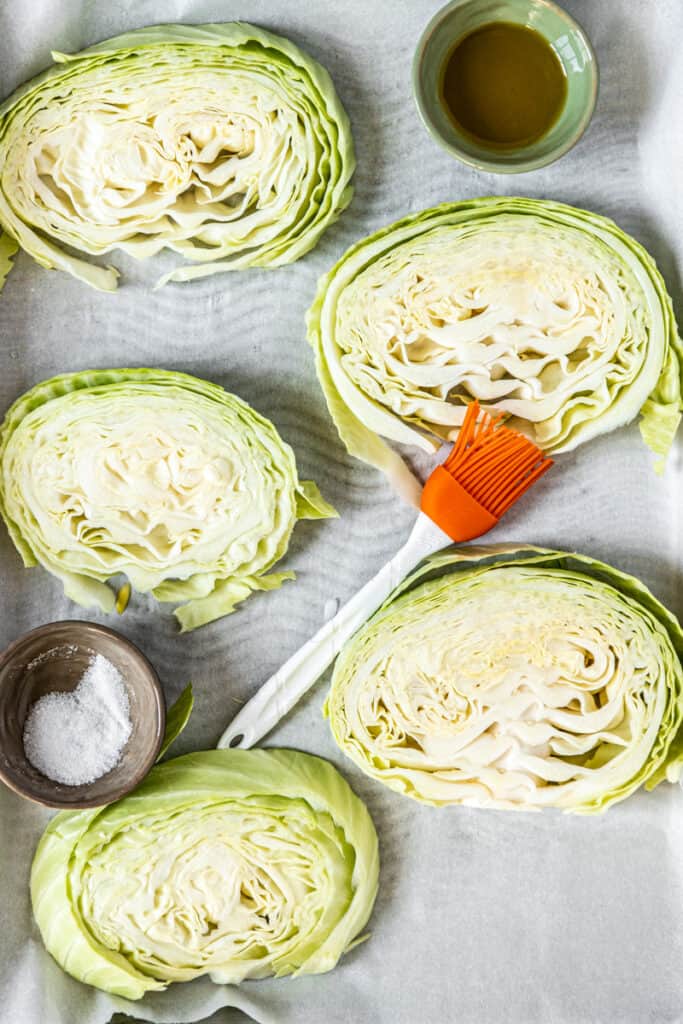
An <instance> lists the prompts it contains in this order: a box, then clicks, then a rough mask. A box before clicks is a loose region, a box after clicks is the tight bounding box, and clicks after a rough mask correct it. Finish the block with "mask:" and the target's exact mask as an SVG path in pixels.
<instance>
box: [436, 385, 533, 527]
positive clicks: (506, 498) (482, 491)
mask: <svg viewBox="0 0 683 1024" xmlns="http://www.w3.org/2000/svg"><path fill="white" fill-rule="evenodd" d="M479 414H480V408H479V403H478V402H476V401H475V402H472V403H471V405H470V406H469V407H468V409H467V414H466V416H465V419H464V421H463V424H462V427H461V428H460V432H459V434H458V437H457V440H456V442H455V444H454V445H453V448H452V450H451V452H450V454H449V456H448V458H447V459H446V460H445V461H444V462H443V463H442V465H441V466H437V468H436V469H435V470H434V472H433V473H432V475H431V476H430V478H429V480H428V481H427V483H426V484H425V487H424V491H423V493H422V511H423V512H425V513H426V514H427V515H428V516H429V517H430V519H433V520H434V522H435V523H436V524H437V525H438V526H440V527H441V529H442V530H444V532H445V533H448V534H449V536H450V537H452V538H453V540H458V541H463V540H472V539H473V538H474V537H479V536H481V534H482V533H486V532H487V530H490V529H491V528H492V527H493V526H495V525H496V523H497V522H498V520H499V519H500V518H501V516H503V515H505V513H506V512H507V510H508V509H509V508H510V506H511V505H512V504H514V502H515V501H517V499H518V498H520V497H521V496H522V494H524V492H525V491H526V490H528V488H529V487H531V485H532V484H533V483H534V482H535V481H536V480H538V478H539V477H540V476H542V475H543V473H545V472H546V470H548V469H550V467H551V465H552V462H553V460H552V459H549V458H547V457H546V456H544V455H543V453H542V452H541V450H540V449H539V448H537V447H536V445H535V444H534V443H533V442H532V441H530V440H529V439H528V438H526V437H524V436H523V435H522V434H520V433H518V432H517V431H516V430H511V429H510V428H509V427H505V426H503V425H502V423H501V420H502V416H500V415H499V416H491V415H490V414H489V413H484V415H483V416H482V417H481V419H480V418H479Z"/></svg>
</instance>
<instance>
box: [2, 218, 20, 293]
mask: <svg viewBox="0 0 683 1024" xmlns="http://www.w3.org/2000/svg"><path fill="white" fill-rule="evenodd" d="M18 251H19V245H18V243H17V242H15V240H14V239H13V238H12V237H11V236H10V235H8V234H7V233H6V232H4V231H0V291H2V287H3V285H4V283H5V281H6V280H7V275H8V274H9V272H10V270H11V269H12V261H13V259H14V257H15V256H16V254H17V252H18Z"/></svg>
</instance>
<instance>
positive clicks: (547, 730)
mask: <svg viewBox="0 0 683 1024" xmlns="http://www.w3.org/2000/svg"><path fill="white" fill-rule="evenodd" d="M436 570H438V573H437V574H436V575H434V572H435V571H436ZM426 577H427V578H426ZM682 655H683V633H682V632H681V628H680V626H679V624H678V622H677V621H676V619H675V618H674V617H673V616H672V615H671V614H670V613H669V612H668V611H667V610H666V609H665V608H663V607H662V605H661V604H660V603H659V602H658V601H656V600H655V598H654V597H653V596H652V595H651V594H650V593H649V592H648V591H647V590H646V589H645V587H644V586H643V585H642V584H641V583H639V581H638V580H636V579H634V578H633V577H632V576H627V575H626V574H625V573H621V572H619V571H618V570H617V569H613V568H611V567H610V566H608V565H605V564H603V563H602V562H598V561H596V560H594V559H591V558H588V557H584V556H581V555H570V554H565V553H563V552H557V551H546V550H543V549H541V548H515V547H514V546H505V545H503V546H499V547H490V548H484V547H482V548H477V547H473V548H470V549H461V550H460V551H459V552H452V551H449V552H445V553H443V554H440V555H436V556H434V557H433V558H432V559H430V560H428V561H427V563H426V564H425V566H424V567H422V568H421V569H420V570H418V572H417V573H415V574H414V575H413V576H412V577H410V578H409V579H408V580H407V581H405V582H404V584H403V585H402V586H401V587H399V589H398V591H396V592H395V594H394V595H393V597H391V598H390V599H389V601H388V602H387V603H386V605H385V606H384V608H383V609H382V610H381V611H380V612H378V613H377V615H376V616H375V617H374V618H373V619H371V620H370V621H369V622H368V623H367V624H366V625H365V626H364V627H363V628H362V629H361V630H360V632H359V633H358V634H357V635H356V636H355V637H354V639H353V640H351V642H350V643H349V644H348V645H347V646H346V648H345V649H344V650H343V652H342V654H341V656H340V657H339V659H338V660H337V664H336V667H335V671H334V676H333V679H332V686H331V689H330V694H329V697H328V699H327V704H326V713H327V715H328V716H329V719H330V724H331V727H332V732H333V734H334V737H335V739H336V741H337V743H338V744H339V746H340V747H341V749H342V750H343V751H344V752H345V753H346V754H348V755H349V757H351V758H352V759H353V760H354V761H355V762H356V764H358V765H359V766H360V768H362V769H363V771H365V772H367V773H368V774H369V775H372V776H373V777H374V778H376V779H378V780H379V781H380V782H383V783H385V784H386V785H387V786H390V787H391V788H392V789H395V790H397V791H398V792H400V793H404V794H406V795H408V796H411V797H414V798H415V799H417V800H421V801H423V802H425V803H430V804H437V805H444V804H465V805H469V806H474V807H493V808H510V809H516V810H534V809H539V808H543V807H557V808H562V809H564V810H567V811H581V812H590V811H599V810H602V809H604V808H606V807H608V806H609V805H610V804H612V803H614V802H615V801H617V800H622V799H624V797H626V796H628V795H629V794H630V793H632V792H633V791H634V790H635V789H637V788H638V787H639V786H641V785H642V784H643V783H644V784H645V785H646V787H647V788H652V787H653V786H654V785H656V784H657V783H658V782H660V781H661V780H662V779H663V778H667V779H669V780H670V781H672V782H673V781H676V780H677V779H678V778H679V776H680V773H681V766H682V764H683V730H682V728H681V725H682V722H683V668H682V666H681V660H680V659H681V656H682Z"/></svg>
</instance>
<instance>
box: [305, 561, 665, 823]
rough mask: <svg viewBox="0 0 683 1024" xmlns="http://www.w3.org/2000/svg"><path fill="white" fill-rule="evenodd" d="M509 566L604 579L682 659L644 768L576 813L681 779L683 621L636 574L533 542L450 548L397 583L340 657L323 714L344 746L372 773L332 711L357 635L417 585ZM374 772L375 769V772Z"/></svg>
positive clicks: (396, 783) (391, 610) (600, 808)
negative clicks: (660, 631) (647, 618)
mask: <svg viewBox="0 0 683 1024" xmlns="http://www.w3.org/2000/svg"><path fill="white" fill-rule="evenodd" d="M506 565H508V566H515V567H518V566H536V567H543V568H551V569H561V570H564V571H567V572H575V573H580V574H581V575H582V576H585V577H587V578H588V579H591V578H592V579H596V580H600V581H601V582H603V583H605V584H607V585H609V586H611V587H613V588H614V589H615V590H617V591H618V592H619V593H621V594H623V595H624V596H625V597H627V598H629V599H631V600H632V601H633V602H634V603H637V604H638V605H639V606H641V607H642V608H643V609H645V610H646V612H647V613H649V615H651V616H652V618H653V619H654V620H655V621H656V622H657V623H659V625H660V626H661V627H662V629H663V630H664V631H665V632H666V635H667V636H668V638H669V640H670V642H671V645H672V646H673V648H674V650H675V651H676V654H677V655H678V658H679V661H678V662H677V663H676V664H675V665H671V666H665V672H666V685H667V695H666V711H665V715H664V718H663V721H662V725H661V727H660V731H659V735H658V737H657V740H656V742H655V746H654V747H653V748H652V750H651V752H650V756H649V759H648V760H647V761H646V763H645V764H644V765H643V767H642V769H641V771H640V772H639V773H638V775H637V776H636V777H635V778H633V779H631V780H630V781H629V782H628V783H627V784H625V785H623V786H622V787H621V788H620V789H618V790H612V791H609V792H605V793H604V794H603V795H602V796H601V797H600V798H596V799H594V800H592V801H589V802H588V803H585V804H582V805H581V806H578V807H572V808H571V811H572V812H574V813H580V814H591V813H597V812H600V811H603V810H605V809H606V808H607V807H609V806H610V805H611V804H613V803H617V802H618V801H621V800H623V799H625V798H626V797H627V796H629V795H630V794H631V793H632V792H633V791H634V790H635V789H637V788H638V787H639V786H641V785H644V786H645V789H647V790H652V789H654V787H655V786H657V785H658V784H659V783H660V782H662V781H664V780H665V779H666V780H667V781H669V782H672V783H673V782H678V781H679V780H680V778H681V774H682V773H683V664H681V663H682V662H683V630H682V629H681V625H680V623H679V621H678V619H677V618H676V616H675V615H673V614H672V612H670V611H669V610H668V609H667V608H665V607H664V605H663V604H661V602H660V601H658V600H657V598H656V597H654V595H653V594H652V593H651V592H650V591H649V590H648V589H647V587H646V586H645V585H644V584H643V583H642V582H641V581H640V580H638V579H637V578H636V577H635V576H631V575H629V574H628V573H625V572H622V571H621V570H620V569H616V568H615V567H614V566H611V565H608V564H606V563H605V562H601V561H599V560H598V559H595V558H591V557H590V556H589V555H581V554H578V553H577V552H568V551H554V550H552V549H549V548H542V547H536V546H534V545H531V544H525V545H519V544H492V545H472V546H469V547H449V548H445V549H444V550H443V551H439V552H437V553H436V554H435V555H431V556H430V557H428V558H426V559H425V560H424V561H423V562H422V563H421V564H420V565H419V566H418V568H417V569H416V570H415V572H413V573H411V574H410V575H409V576H407V577H406V578H405V579H404V580H403V581H402V582H401V583H400V584H399V585H398V586H397V587H396V589H395V590H394V591H393V593H392V594H391V595H390V596H389V597H388V598H387V600H386V601H385V603H384V604H383V605H382V607H381V608H380V609H379V611H378V612H377V613H376V614H375V615H374V616H372V618H370V619H369V620H368V622H367V623H366V624H365V625H364V626H363V627H362V629H361V630H359V632H358V633H357V634H356V637H355V638H354V639H352V640H351V641H350V642H349V644H348V645H347V646H346V648H345V649H344V650H343V651H342V653H341V654H340V656H339V658H338V660H337V664H336V667H335V670H334V675H333V679H332V684H331V687H330V691H329V693H328V696H327V699H326V701H325V705H324V708H323V714H324V716H325V717H326V718H329V719H330V726H331V729H332V733H333V735H334V738H335V740H336V741H337V743H338V744H339V746H340V747H341V749H342V750H344V752H345V753H346V754H347V755H348V756H349V757H351V758H352V759H353V760H354V761H355V762H356V764H357V765H358V766H359V767H360V768H361V769H362V770H363V771H366V772H367V771H368V765H367V764H366V763H365V761H364V760H363V758H362V757H360V756H358V755H357V753H356V752H355V751H354V750H352V749H347V748H346V747H345V746H344V744H343V741H342V737H341V734H340V731H339V729H338V728H337V723H336V722H335V716H334V712H333V710H332V702H333V698H334V693H335V687H336V686H338V685H341V679H342V678H343V675H344V672H345V671H347V665H346V662H347V661H348V660H350V659H351V657H352V653H353V649H354V645H355V644H356V643H357V641H358V639H359V638H361V637H362V635H364V634H365V633H366V632H367V631H370V630H371V629H372V628H373V627H374V626H375V625H376V624H378V623H379V622H381V621H382V620H383V619H385V618H388V619H391V618H392V616H393V614H394V608H395V606H396V602H397V601H399V600H407V599H409V598H410V596H411V594H413V592H415V591H416V589H418V588H423V587H424V585H428V584H429V583H430V582H431V581H436V580H438V579H440V578H442V577H443V576H444V575H450V574H454V575H461V576H466V577H473V576H477V575H482V574H484V573H486V572H488V571H489V570H490V569H494V568H498V567H500V566H506ZM370 774H373V773H372V772H370ZM382 781H386V782H387V784H388V785H389V786H390V787H391V788H395V789H397V790H398V791H400V792H403V791H404V787H403V786H402V785H401V784H400V780H398V779H394V780H391V779H389V780H384V779H383V780H382Z"/></svg>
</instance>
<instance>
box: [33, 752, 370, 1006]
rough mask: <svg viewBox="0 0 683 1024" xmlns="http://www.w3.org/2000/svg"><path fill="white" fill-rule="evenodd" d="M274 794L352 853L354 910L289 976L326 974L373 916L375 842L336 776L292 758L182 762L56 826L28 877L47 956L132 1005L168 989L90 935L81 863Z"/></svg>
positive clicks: (59, 819)
mask: <svg viewBox="0 0 683 1024" xmlns="http://www.w3.org/2000/svg"><path fill="white" fill-rule="evenodd" d="M274 795H276V796H277V797H278V798H279V799H284V800H294V801H299V800H303V801H306V803H307V804H308V805H309V807H310V808H311V809H312V810H313V812H314V813H316V814H329V815H330V816H331V818H332V819H333V821H334V823H335V825H336V826H337V827H338V828H340V829H341V830H342V832H343V833H344V836H345V840H346V842H347V843H348V844H349V845H350V847H351V848H352V850H353V855H354V864H353V874H352V879H353V886H354V891H353V895H352V898H351V901H350V903H349V904H348V906H346V908H345V909H344V912H343V913H342V914H341V915H340V917H339V919H338V921H337V923H336V926H335V927H334V928H333V929H332V931H331V932H330V933H329V934H328V936H327V938H326V939H325V941H324V942H323V944H322V945H321V946H320V947H319V948H317V949H312V950H311V951H310V954H309V955H308V956H307V958H306V959H305V961H304V962H303V963H301V964H299V965H297V967H296V969H295V970H294V974H317V973H322V972H325V971H328V970H331V969H332V968H333V967H334V966H335V964H336V963H337V961H338V959H339V957H340V956H341V955H342V954H343V953H344V952H345V951H346V950H347V949H348V948H349V947H350V946H351V945H352V944H353V942H354V940H355V939H356V937H357V935H358V933H359V932H360V931H361V930H362V928H363V927H364V926H365V924H366V923H367V920H368V918H369V916H370V912H371V910H372V906H373V903H374V900H375V895H376V892H377V880H378V874H379V851H378V845H377V835H376V833H375V829H374V826H373V824H372V820H371V818H370V815H369V814H368V812H367V810H366V808H365V806H364V805H363V803H362V802H361V801H360V800H359V799H358V797H357V796H355V794H354V793H353V792H352V790H351V788H350V787H349V786H348V784H347V783H346V782H345V781H344V779H343V778H342V776H341V775H340V774H339V773H338V772H337V771H336V769H335V768H334V767H333V766H332V765H331V764H328V762H326V761H323V760H321V759H320V758H318V757H313V756H312V755H310V754H303V753H299V752H298V751H293V750H207V751H202V752H199V753H195V754H188V755H185V756H184V757H178V758H175V759H173V760H171V761H166V762H164V763H163V764H161V765H157V767H155V768H153V769H152V771H151V772H150V773H149V775H148V776H147V778H146V779H145V780H144V782H143V783H142V784H141V785H140V786H138V788H137V789H136V790H135V791H134V792H133V793H131V794H129V795H128V796H127V797H124V798H123V799H122V800H119V801H118V802H117V803H115V804H110V805H109V806H108V807H105V808H96V809H95V810H88V811H75V812H71V811H67V812H62V813H60V814H58V815H57V816H56V817H55V818H53V819H52V821H51V822H50V823H49V825H48V826H47V828H46V830H45V832H44V833H43V836H42V838H41V840H40V843H39V844H38V848H37V850H36V854H35V858H34V861H33V866H32V870H31V899H32V903H33V912H34V915H35V918H36V921H37V923H38V927H39V929H40V932H41V935H42V938H43V942H44V943H45V946H46V948H47V949H48V951H49V952H50V953H51V954H52V955H53V956H54V957H55V959H56V960H57V961H58V963H59V964H60V965H61V966H62V967H63V969H64V970H65V971H67V972H68V973H69V974H72V975H73V976H74V977H75V978H78V979H79V980H81V981H84V982H85V983H86V984H89V985H95V986H97V987H98V988H102V989H104V990H105V991H107V992H112V993H115V994H118V995H121V996H125V997H126V998H128V999H140V998H141V997H142V996H143V995H144V994H145V993H146V992H149V991H154V990H159V989H163V988H165V985H164V984H162V983H160V982H158V981H156V980H155V979H154V978H153V977H150V975H149V974H148V973H143V972H142V971H140V970H139V969H138V968H137V967H136V966H135V965H134V964H133V963H131V962H130V961H129V959H128V958H126V957H125V956H123V955H122V954H121V953H118V952H115V951H113V950H111V949H107V948H105V947H104V946H102V945H101V943H100V942H98V941H97V939H96V938H95V937H94V936H93V934H92V933H91V931H90V930H89V928H88V924H87V922H86V921H84V920H83V919H82V917H81V912H80V908H79V905H78V903H77V901H76V900H75V899H74V897H73V894H72V884H73V882H72V877H73V872H74V870H76V865H77V863H78V862H79V860H80V861H81V862H82V861H83V860H87V857H88V851H89V850H90V849H91V848H96V847H99V846H102V845H103V844H104V843H106V841H107V840H108V839H109V838H110V837H112V836H113V835H115V834H116V833H118V832H120V831H122V830H125V829H126V828H127V827H128V826H129V825H132V824H133V823H137V824H138V825H144V822H145V819H146V818H147V817H148V816H150V815H153V816H154V817H155V818H159V817H162V818H169V819H170V818H172V816H173V815H175V814H177V813H178V812H179V811H181V810H183V809H186V808H192V807H197V806H209V807H210V806H211V805H213V804H220V803H230V801H232V800H240V799H243V798H249V797H258V796H264V797H269V796H274ZM289 970H291V968H290V969H289ZM289 970H288V971H287V973H289Z"/></svg>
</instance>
